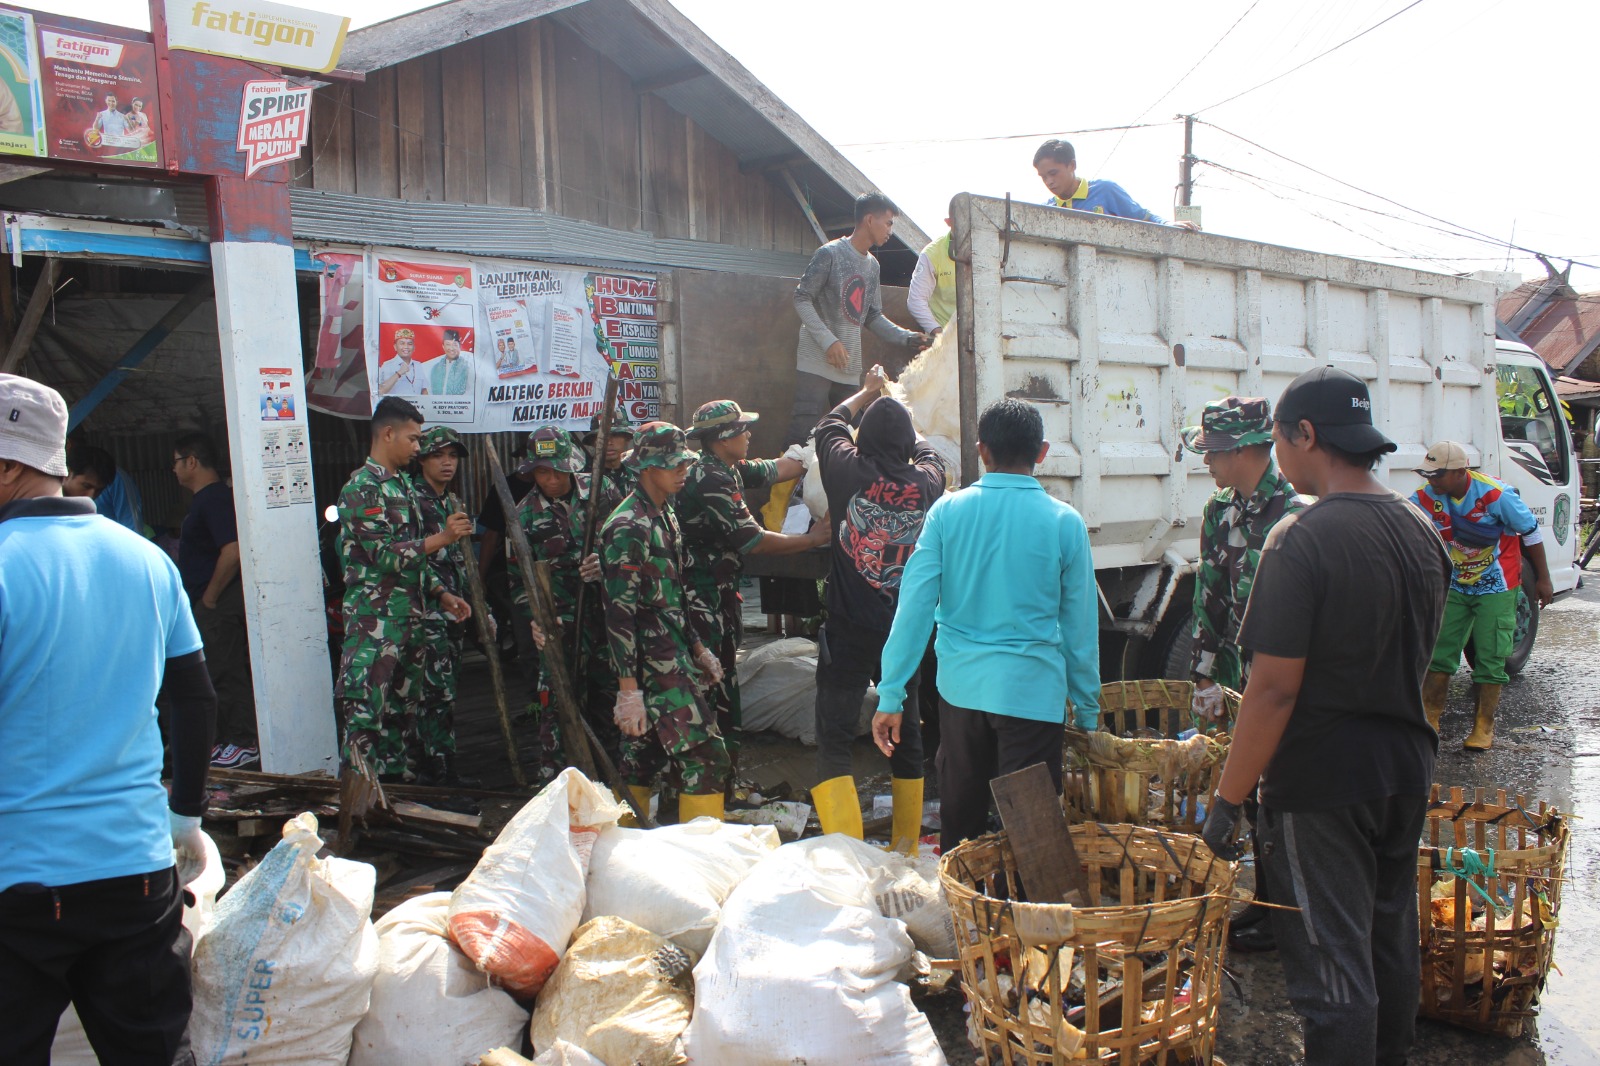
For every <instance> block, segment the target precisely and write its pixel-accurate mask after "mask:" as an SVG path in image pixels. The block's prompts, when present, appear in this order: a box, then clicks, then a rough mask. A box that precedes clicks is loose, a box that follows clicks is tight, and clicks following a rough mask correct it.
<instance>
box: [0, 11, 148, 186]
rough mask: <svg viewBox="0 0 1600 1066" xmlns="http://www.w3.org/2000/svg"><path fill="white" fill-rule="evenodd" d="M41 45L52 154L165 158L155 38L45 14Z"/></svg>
mask: <svg viewBox="0 0 1600 1066" xmlns="http://www.w3.org/2000/svg"><path fill="white" fill-rule="evenodd" d="M39 53H40V68H41V74H42V78H41V87H42V93H43V98H44V122H45V130H46V134H47V136H46V142H47V143H46V145H45V154H46V155H48V156H51V157H53V158H56V159H82V160H88V161H91V162H98V161H101V160H103V161H105V162H108V163H124V164H131V165H134V166H147V167H156V166H160V165H161V148H160V141H161V138H160V137H159V136H158V131H159V130H160V128H161V123H160V120H159V118H158V117H157V113H156V109H157V107H158V104H159V98H158V96H157V93H156V49H155V46H154V45H152V44H150V43H149V42H145V41H130V40H124V39H121V38H118V37H112V36H108V35H106V34H101V33H88V32H84V31H79V30H72V29H64V28H61V27H58V26H52V25H50V24H49V23H48V22H41V23H40V24H39ZM0 103H3V100H0Z"/></svg>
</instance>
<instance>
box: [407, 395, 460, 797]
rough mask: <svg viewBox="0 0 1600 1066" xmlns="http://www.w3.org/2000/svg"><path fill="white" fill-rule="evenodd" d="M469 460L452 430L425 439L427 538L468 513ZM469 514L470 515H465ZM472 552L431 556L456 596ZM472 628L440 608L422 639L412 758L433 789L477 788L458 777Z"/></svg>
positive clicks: (419, 476)
mask: <svg viewBox="0 0 1600 1066" xmlns="http://www.w3.org/2000/svg"><path fill="white" fill-rule="evenodd" d="M466 457H467V447H466V445H465V444H463V443H461V435H460V434H459V433H457V432H456V431H455V430H453V429H451V428H450V427H449V426H434V427H433V428H432V429H429V430H427V431H426V432H424V433H423V434H422V440H421V443H420V450H419V451H418V453H417V466H418V470H417V472H415V473H413V474H412V475H411V490H412V492H413V493H414V494H415V495H416V497H417V506H418V507H420V508H421V509H422V532H423V535H424V536H432V535H433V534H435V533H438V532H441V531H443V530H444V528H445V527H446V525H447V524H448V523H449V520H450V516H451V515H453V514H456V513H458V512H462V508H461V502H460V501H459V500H458V499H456V497H455V495H454V494H453V493H451V491H450V484H451V482H453V481H454V480H455V476H456V469H457V467H458V465H459V464H460V463H461V462H462V460H464V459H466ZM462 513H464V512H462ZM471 550H472V545H471V541H470V540H460V541H456V542H455V543H453V544H449V545H446V546H445V547H444V548H442V549H440V550H439V551H437V552H434V553H433V555H431V556H429V563H430V565H431V566H432V567H433V570H434V573H436V574H438V575H439V581H440V583H442V584H443V585H444V587H445V588H446V589H447V590H448V591H449V592H451V593H452V594H454V595H456V596H460V597H462V598H465V597H466V594H467V570H466V563H465V561H464V559H463V556H464V555H465V554H466V553H467V552H469V551H471ZM465 631H466V627H465V626H464V625H462V624H461V623H459V622H456V621H453V620H452V619H451V618H450V617H449V616H448V615H446V614H445V613H444V611H442V610H440V609H439V608H438V607H436V606H435V607H432V608H430V609H429V610H428V612H427V614H426V615H424V616H423V619H422V624H421V625H420V626H419V627H418V633H417V639H418V642H419V643H420V645H421V647H422V654H423V663H422V698H421V699H420V700H419V702H418V707H417V729H416V739H417V750H416V751H414V752H412V753H411V754H412V755H413V756H414V757H415V759H416V760H417V761H418V765H419V766H420V767H421V781H422V783H423V784H427V785H466V786H468V787H471V786H472V785H473V784H474V782H470V781H467V780H465V779H463V778H462V777H461V776H460V775H459V774H457V773H456V767H455V754H456V731H455V706H456V676H457V673H458V671H459V669H460V666H461V648H462V644H463V637H464V636H465Z"/></svg>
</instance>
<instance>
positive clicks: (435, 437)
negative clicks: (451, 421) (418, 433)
mask: <svg viewBox="0 0 1600 1066" xmlns="http://www.w3.org/2000/svg"><path fill="white" fill-rule="evenodd" d="M446 448H456V449H459V450H460V453H461V458H463V459H465V458H466V457H467V446H466V445H465V444H462V443H461V434H459V433H457V432H456V431H455V430H453V429H451V428H450V427H449V426H434V427H433V428H432V429H428V430H424V431H423V433H422V440H421V441H420V442H419V446H418V448H417V458H418V459H426V458H427V457H428V456H430V455H437V454H439V453H440V452H442V451H444V450H445V449H446Z"/></svg>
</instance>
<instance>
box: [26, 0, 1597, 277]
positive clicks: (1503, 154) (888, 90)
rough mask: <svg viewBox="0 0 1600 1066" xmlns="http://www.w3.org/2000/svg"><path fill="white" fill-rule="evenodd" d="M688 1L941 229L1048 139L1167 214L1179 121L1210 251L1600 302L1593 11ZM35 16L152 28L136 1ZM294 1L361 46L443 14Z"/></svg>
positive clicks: (1580, 5) (50, 1) (402, 1)
mask: <svg viewBox="0 0 1600 1066" xmlns="http://www.w3.org/2000/svg"><path fill="white" fill-rule="evenodd" d="M674 2H675V3H676V5H677V7H678V8H679V10H681V11H683V12H684V14H686V15H687V16H688V17H689V18H690V19H692V20H693V21H694V22H695V23H697V24H698V25H699V26H700V27H701V29H703V30H705V31H706V33H707V34H708V35H709V36H710V37H711V38H712V39H713V40H715V41H716V42H717V43H718V44H719V45H721V46H722V47H723V48H724V49H726V50H727V51H728V52H730V53H731V54H732V55H733V56H734V57H735V58H736V59H738V60H739V61H740V62H741V63H743V64H744V65H745V66H746V67H747V68H749V69H750V71H751V72H752V73H754V74H755V75H756V76H757V77H758V78H760V79H761V80H762V81H763V82H765V83H766V85H767V86H768V87H769V88H771V89H772V90H773V91H774V92H775V93H776V94H777V95H778V96H779V97H780V98H782V99H783V100H784V101H785V102H786V103H787V104H788V105H789V106H790V107H792V108H793V109H794V110H795V111H796V112H798V113H799V114H800V116H801V117H802V118H804V119H805V120H806V121H808V122H809V123H810V124H811V125H812V126H813V127H815V128H816V129H817V131H818V132H819V133H821V134H822V135H823V136H824V137H826V138H828V139H829V140H830V141H832V142H833V143H834V144H835V145H837V146H838V147H839V148H840V150H841V151H842V152H843V153H844V154H845V155H846V156H847V157H848V158H850V160H851V161H852V162H854V163H855V164H856V165H857V166H858V167H860V168H861V170H862V171H863V172H864V173H865V174H866V175H867V176H868V178H870V179H871V180H872V181H874V182H875V183H876V184H877V185H878V186H879V187H880V188H882V189H883V190H884V191H885V192H887V193H888V194H889V195H890V196H891V197H893V198H894V199H895V200H896V201H897V202H898V203H899V205H900V206H901V207H902V209H903V210H904V211H905V212H906V213H907V214H908V215H909V216H910V217H911V218H912V219H913V220H915V221H916V222H917V223H918V225H920V226H921V227H922V228H923V229H924V230H925V231H927V232H929V233H930V234H934V233H937V232H940V231H941V229H942V220H943V218H944V216H945V213H946V205H947V204H948V203H949V200H950V197H951V196H952V195H953V194H954V193H956V192H960V191H972V192H980V193H985V194H989V195H996V196H1003V195H1005V194H1006V193H1007V192H1010V193H1011V194H1012V195H1013V196H1015V197H1017V198H1019V199H1028V200H1042V199H1043V198H1044V197H1045V195H1046V192H1045V190H1044V188H1043V186H1042V185H1041V184H1040V183H1039V180H1038V178H1037V176H1036V175H1035V174H1034V172H1033V168H1032V166H1031V161H1032V158H1033V151H1034V149H1035V148H1036V147H1037V146H1038V145H1039V144H1040V143H1041V142H1042V141H1043V140H1045V139H1046V138H1048V137H1052V136H1064V137H1066V138H1067V139H1068V140H1070V141H1072V143H1073V144H1074V145H1075V146H1076V148H1077V154H1078V172H1079V174H1080V175H1081V176H1084V177H1090V178H1107V179H1110V180H1113V181H1116V182H1117V183H1118V184H1120V185H1122V186H1123V187H1124V188H1125V189H1127V190H1128V192H1129V193H1130V194H1132V196H1133V197H1134V199H1135V200H1137V201H1139V202H1140V203H1141V204H1143V205H1144V206H1145V207H1147V208H1149V209H1150V210H1152V211H1154V212H1156V213H1157V214H1159V215H1162V216H1165V217H1168V218H1170V217H1171V216H1172V204H1173V202H1174V196H1175V185H1176V182H1177V180H1178V164H1179V158H1180V156H1181V155H1182V150H1183V125H1182V123H1181V122H1178V121H1174V116H1176V115H1178V114H1180V113H1187V114H1195V115H1197V116H1198V118H1199V122H1198V123H1197V124H1196V126H1195V135H1194V153H1195V155H1196V156H1198V157H1199V158H1200V159H1201V160H1202V161H1203V162H1201V163H1200V164H1199V165H1198V166H1197V168H1196V173H1195V178H1196V185H1195V189H1194V197H1193V198H1194V202H1195V203H1196V204H1198V205H1199V206H1200V207H1201V209H1202V211H1203V220H1204V224H1205V228H1206V229H1208V230H1210V231H1212V232H1216V233H1224V234H1228V235H1231V236H1237V237H1244V238H1248V239H1252V240H1261V241H1268V242H1271V243H1275V244H1285V245H1290V246H1294V247H1300V248H1309V249H1313V250H1315V251H1320V252H1329V253H1335V254H1340V255H1353V256H1359V257H1361V258H1369V259H1379V260H1383V261H1387V262H1398V263H1402V264H1404V265H1408V266H1416V267H1420V268H1422V269H1428V270H1440V271H1445V272H1449V273H1457V272H1465V271H1471V270H1478V269H1489V270H1508V269H1509V270H1512V271H1515V272H1518V273H1520V274H1522V275H1524V276H1528V277H1541V276H1543V275H1544V268H1543V267H1542V266H1541V265H1540V264H1539V262H1538V261H1537V260H1536V259H1535V258H1534V257H1533V256H1532V255H1531V254H1530V253H1531V252H1542V253H1545V254H1546V255H1548V256H1550V257H1552V259H1553V261H1555V262H1556V265H1557V267H1558V268H1563V267H1564V266H1565V263H1566V260H1568V259H1571V260H1576V261H1577V262H1578V263H1579V264H1580V265H1578V266H1575V267H1574V268H1573V270H1572V283H1573V285H1574V286H1575V287H1576V288H1578V289H1579V290H1580V291H1591V290H1600V220H1597V219H1596V217H1595V212H1594V210H1593V205H1594V203H1595V200H1596V197H1595V193H1594V186H1595V183H1596V181H1597V179H1600V137H1597V136H1596V135H1595V134H1594V132H1593V122H1592V120H1591V118H1590V117H1589V116H1588V115H1587V113H1586V112H1585V111H1584V108H1585V107H1586V104H1585V103H1584V100H1585V99H1586V93H1585V90H1583V89H1582V88H1581V86H1579V85H1578V84H1577V81H1575V79H1578V76H1579V75H1580V74H1582V73H1583V72H1584V71H1585V70H1587V69H1588V67H1589V65H1590V63H1592V51H1593V42H1594V41H1596V40H1600V4H1596V3H1594V2H1593V0H1523V2H1521V3H1514V2H1512V0H1217V2H1216V3H1212V4H1204V5H1202V4H1194V3H1192V2H1173V0H1122V2H1121V3H1119V4H1116V5H1096V6H1093V7H1084V8H1083V9H1082V10H1083V14H1082V15H1081V16H1077V17H1075V16H1073V15H1071V14H1068V13H1066V11H1067V10H1068V8H1066V7H1065V6H1064V5H1061V4H1059V3H1046V2H1043V0H985V2H983V3H981V4H974V3H972V0H955V2H952V0H809V2H807V3H806V4H804V5H787V4H785V5H779V4H777V3H773V2H772V0H674ZM29 6H33V7H38V8H42V9H44V10H51V11H59V12H61V13H64V14H72V15H76V16H78V17H80V18H91V19H98V20H100V21H104V22H112V23H117V24H120V25H126V26H138V27H147V26H148V23H149V18H148V13H147V8H146V5H145V3H144V2H142V0H43V2H37V3H33V4H30V5H29ZM302 6H312V7H316V8H317V9H319V10H329V11H338V12H341V13H343V14H347V15H349V16H350V17H351V20H352V23H353V25H354V26H356V27H360V26H363V25H367V24H369V23H371V22H375V21H379V20H381V19H384V18H390V17H393V16H395V15H397V14H400V13H403V12H405V11H410V10H415V9H417V8H421V7H426V6H429V5H428V4H426V3H418V2H412V0H385V2H382V3H380V2H377V0H325V2H324V3H321V4H309V5H302ZM1080 6H1081V5H1080ZM1391 16H1392V17H1391ZM1385 19H1388V21H1386V22H1385V21H1384V20H1385ZM1378 23H1382V24H1381V25H1376V24H1378ZM1375 25H1376V28H1372V27H1374V26H1375ZM1369 29H1370V32H1366V33H1365V34H1364V35H1362V36H1359V37H1357V35H1358V34H1363V31H1368V30H1369ZM1351 38H1355V39H1354V40H1351ZM1344 42H1348V43H1344ZM1335 46H1340V47H1337V48H1336V49H1335ZM1329 49H1335V50H1333V51H1332V52H1329V53H1328V54H1326V55H1322V56H1321V57H1320V58H1319V53H1324V52H1327V51H1328V50H1329ZM1300 64H1305V66H1304V68H1303V69H1300V70H1293V68H1295V67H1297V66H1299V65H1300ZM1290 71H1292V72H1291V73H1286V72H1290ZM1280 75H1283V76H1282V77H1279V76H1280ZM1272 79H1276V80H1272ZM1269 80H1270V84H1265V85H1264V87H1259V88H1258V86H1263V83H1267V82H1269ZM1240 94H1242V95H1240ZM1234 97H1237V98H1234ZM1230 98H1233V99H1230ZM1140 124H1145V125H1143V128H1137V129H1130V130H1120V131H1106V132H1078V131H1089V130H1099V129H1102V128H1104V127H1113V126H1130V125H1140ZM1251 142H1253V143H1251ZM1514 246H1515V247H1514ZM1518 248H1520V249H1523V250H1518Z"/></svg>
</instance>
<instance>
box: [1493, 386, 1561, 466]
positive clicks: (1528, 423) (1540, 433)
mask: <svg viewBox="0 0 1600 1066" xmlns="http://www.w3.org/2000/svg"><path fill="white" fill-rule="evenodd" d="M1495 395H1496V396H1497V397H1498V399H1499V401H1500V435H1501V437H1502V438H1503V439H1505V440H1507V441H1525V442H1527V444H1529V445H1531V446H1532V447H1533V450H1534V451H1537V452H1538V453H1539V457H1540V458H1541V459H1543V460H1544V465H1545V466H1546V467H1547V468H1548V469H1549V472H1550V476H1551V480H1552V482H1553V483H1554V484H1558V485H1559V484H1565V483H1566V480H1567V476H1568V470H1567V456H1568V454H1569V449H1568V447H1567V444H1568V441H1567V427H1566V419H1564V418H1562V417H1561V409H1560V408H1559V407H1557V406H1556V403H1555V397H1553V396H1551V395H1550V389H1549V387H1548V386H1546V385H1545V381H1544V377H1543V376H1542V375H1541V374H1540V373H1539V372H1538V371H1537V370H1535V369H1534V368H1533V367H1531V366H1518V365H1516V364H1508V363H1501V364H1499V366H1497V367H1496V368H1495ZM1513 447H1514V445H1513ZM1519 450H1521V451H1522V452H1523V454H1526V449H1519Z"/></svg>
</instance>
